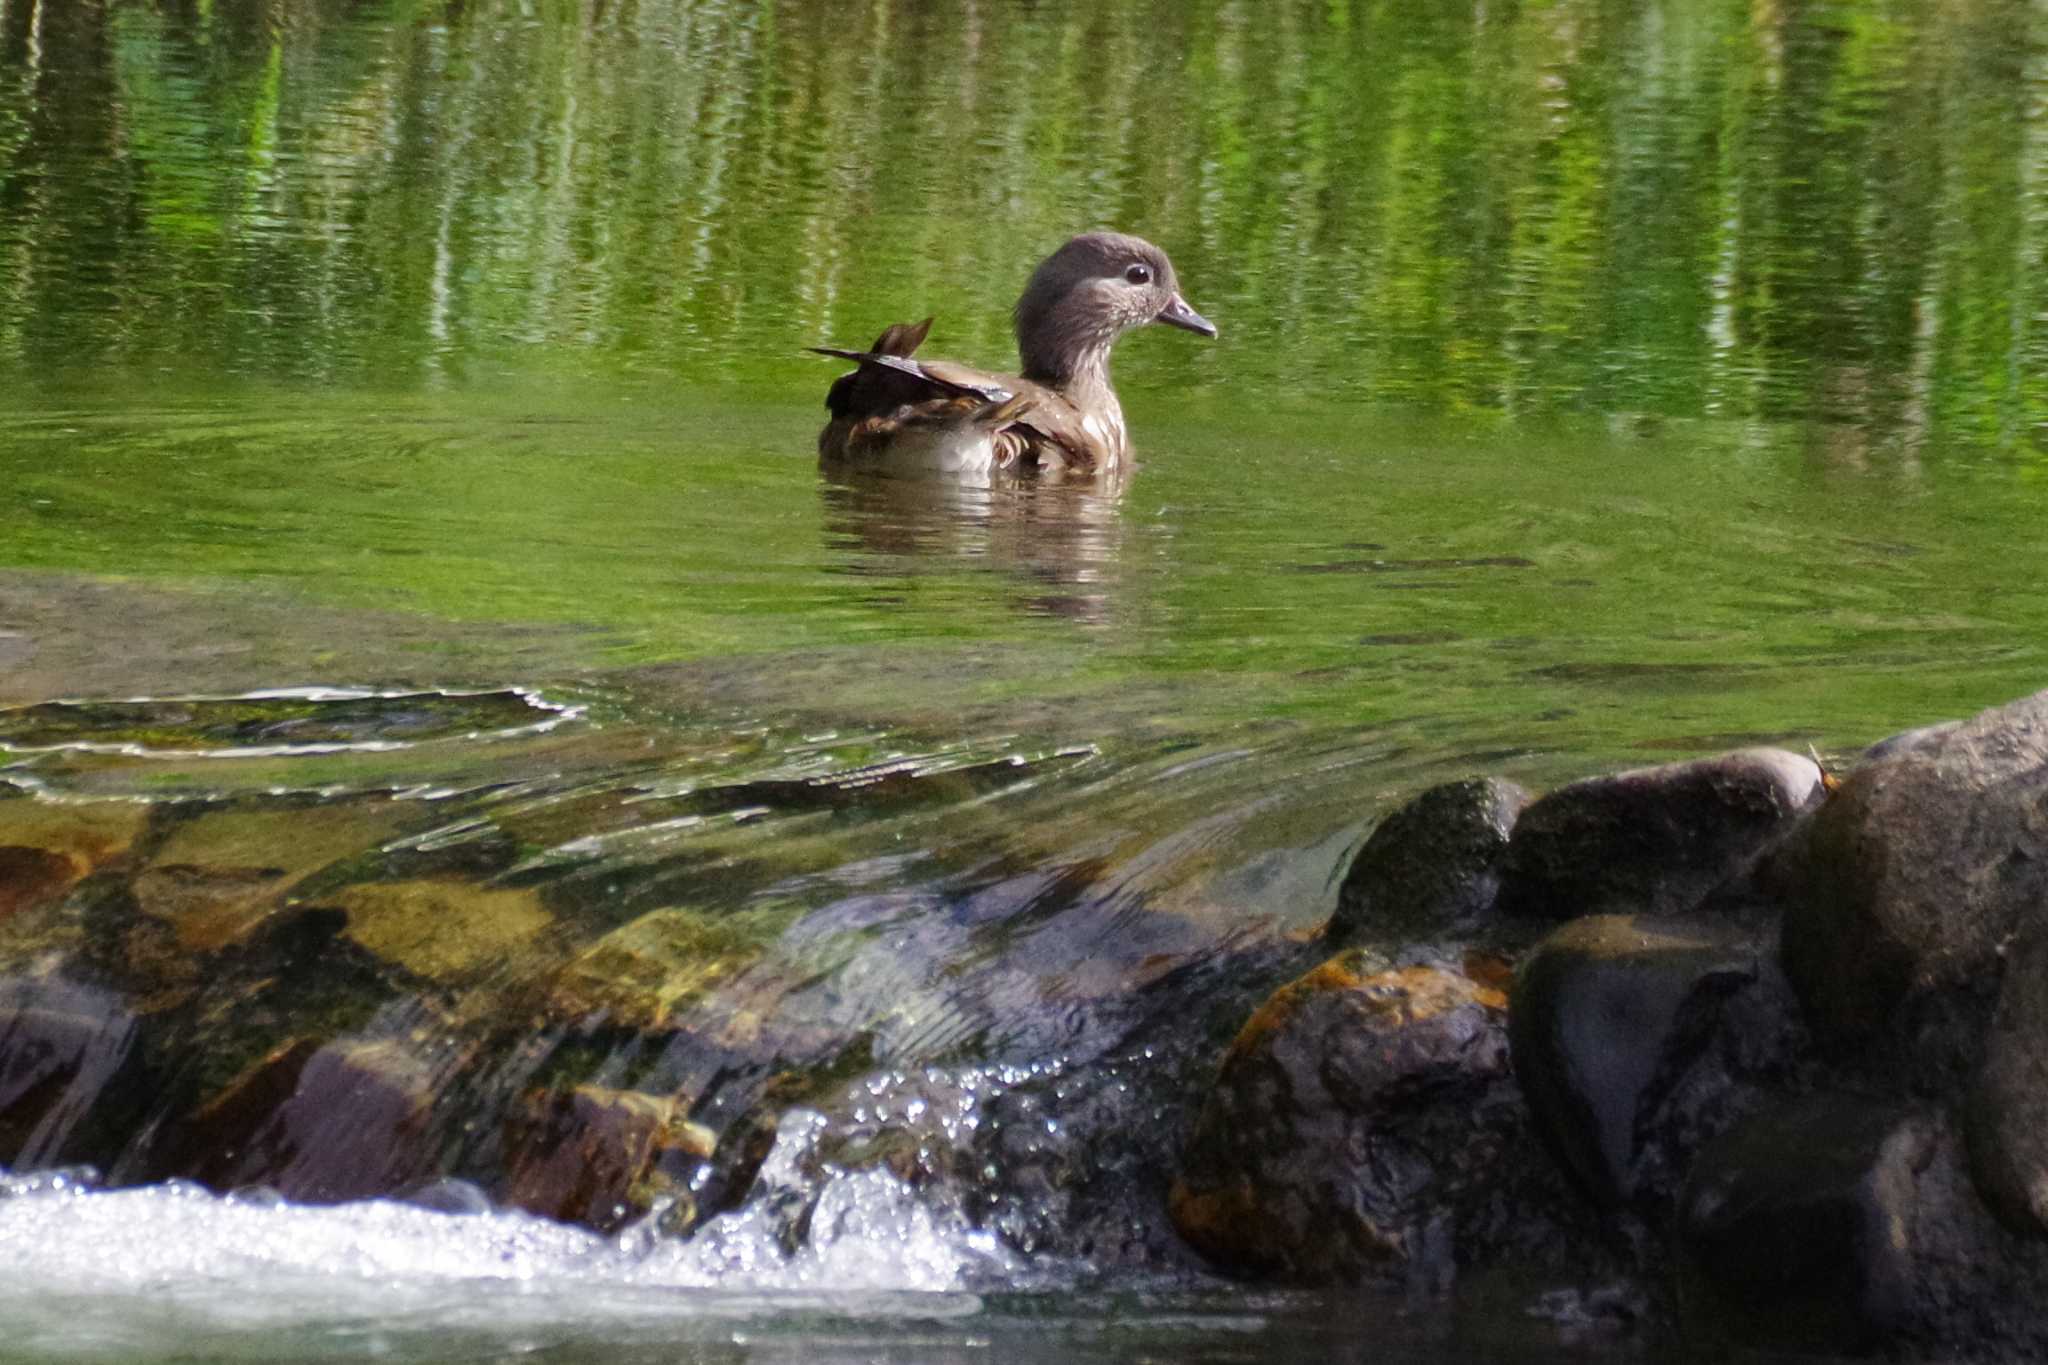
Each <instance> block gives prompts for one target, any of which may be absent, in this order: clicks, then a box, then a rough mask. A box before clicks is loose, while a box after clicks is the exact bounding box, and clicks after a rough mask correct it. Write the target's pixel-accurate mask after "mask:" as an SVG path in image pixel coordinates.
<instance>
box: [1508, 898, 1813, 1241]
mask: <svg viewBox="0 0 2048 1365" xmlns="http://www.w3.org/2000/svg"><path fill="white" fill-rule="evenodd" d="M1514 1001H1515V1007H1514V1011H1513V1014H1512V1017H1511V1018H1510V1020H1509V1036H1510V1038H1511V1040H1512V1046H1513V1058H1514V1067H1515V1076H1516V1079H1517V1080H1518V1081H1520V1083H1521V1086H1522V1091H1523V1093H1524V1095H1525V1096H1526V1097H1527V1099H1528V1104H1529V1108H1530V1110H1531V1112H1532V1113H1533V1114H1534V1116H1535V1118H1536V1121H1537V1126H1538V1128H1539V1129H1540V1130H1541V1131H1542V1133H1543V1135H1544V1138H1545V1139H1546V1141H1547V1142H1548V1143H1549V1145H1550V1147H1551V1149H1552V1150H1553V1151H1554V1152H1555V1153H1556V1155H1557V1157H1558V1159H1559V1160H1560V1161H1561V1162H1562V1163H1563V1164H1564V1165H1565V1167H1566V1168H1567V1169H1569V1170H1570V1171H1571V1172H1572V1174H1573V1175H1574V1176H1575V1177H1576V1178H1577V1179H1578V1180H1579V1182H1580V1183H1581V1185H1582V1186H1583V1187H1584V1188H1585V1189H1586V1190H1587V1191H1588V1192H1589V1193H1591V1194H1592V1195H1593V1196H1594V1197H1595V1198H1596V1199H1598V1200H1600V1201H1601V1202H1602V1203H1605V1204H1616V1203H1620V1202H1623V1201H1627V1200H1630V1199H1632V1198H1635V1197H1637V1196H1638V1195H1644V1196H1664V1195H1668V1194H1670V1192H1671V1191H1672V1189H1673V1188H1675V1186H1676V1183H1677V1181H1678V1179H1679V1178H1681V1177H1682V1176H1683V1173H1684V1171H1685V1168H1686V1164H1687V1162H1688V1160H1689V1159H1690V1157H1691V1154H1692V1152H1693V1151H1694V1150H1695V1149H1696V1148H1697V1147H1698V1146H1699V1144H1700V1143H1701V1142H1702V1141H1704V1140H1705V1139H1707V1138H1708V1137H1711V1136H1712V1135H1713V1134H1714V1133H1715V1132H1716V1131H1718V1130H1719V1128H1720V1127H1722V1126H1724V1125H1725V1124H1726V1123H1727V1122H1728V1120H1729V1119H1730V1118H1731V1117H1732V1113H1731V1111H1733V1110H1735V1109H1737V1108H1738V1107H1739V1106H1740V1105H1741V1103H1742V1101H1743V1090H1744V1088H1745V1087H1746V1086H1748V1085H1750V1084H1751V1083H1752V1082H1753V1081H1754V1080H1755V1079H1756V1078H1758V1077H1759V1076H1763V1075H1767V1074H1769V1073H1771V1072H1772V1071H1774V1070H1776V1069H1779V1068H1781V1067H1783V1066H1784V1065H1786V1064H1787V1062H1788V1059H1789V1052H1790V1049H1791V1046H1792V1045H1793V1043H1794V1041H1795V1040H1796V1037H1797V1032H1798V1030H1797V1023H1796V1018H1795V1008H1794V1006H1793V1003H1792V1001H1791V998H1790V995H1789V993H1788V992H1787V991H1786V990H1785V988H1784V986H1783V984H1782V982H1780V981H1778V980H1777V979H1776V972H1775V969H1774V967H1773V966H1772V964H1771V963H1770V961H1769V954H1768V952H1767V950H1766V949H1765V948H1763V947H1762V946H1760V945H1759V943H1758V942H1757V940H1756V939H1755V938H1754V937H1753V936H1751V935H1749V934H1747V933H1745V932H1744V931H1743V930H1741V929H1740V928H1738V927H1736V926H1734V925H1732V924H1730V923H1728V922H1726V921H1725V920H1720V919H1713V918H1706V917H1695V918H1693V919H1691V920H1683V921H1681V920H1653V919H1649V918H1644V917H1638V916H1633V915H1594V916H1588V917H1586V918H1584V919H1577V920H1573V921H1572V922H1571V923H1569V924H1567V925H1565V926H1564V927H1562V928H1560V929H1558V930H1556V931H1555V932H1553V933H1552V934H1551V935H1550V936H1549V937H1548V938H1546V939H1544V940H1543V942H1542V943H1541V944H1539V945H1538V946H1537V948H1536V950H1535V952H1534V953H1533V954H1532V955H1531V956H1530V957H1529V959H1528V960H1527V961H1526V962H1525V963H1524V964H1523V965H1522V968H1521V971H1520V973H1519V974H1518V976H1517V978H1516V983H1515V990H1514Z"/></svg>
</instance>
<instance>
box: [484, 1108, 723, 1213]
mask: <svg viewBox="0 0 2048 1365" xmlns="http://www.w3.org/2000/svg"><path fill="white" fill-rule="evenodd" d="M716 1142H717V1140H716V1138H715V1136H714V1135H713V1134H712V1133H711V1131H710V1130H709V1129H707V1128H705V1127H703V1126H702V1125H701V1124H696V1123H692V1122H690V1121H689V1116H688V1110H687V1107H686V1106H685V1105H684V1104H683V1103H682V1102H681V1101H680V1100H678V1099H677V1098H675V1097H673V1096H662V1095H650V1094H646V1093H643V1092H640V1091H632V1090H610V1089H606V1088H604V1087H601V1086H591V1085H580V1086H576V1087H575V1088H573V1089H570V1090H553V1091H538V1092H534V1093H532V1094H529V1095H528V1096H527V1097H526V1099H525V1102H524V1103H523V1104H522V1105H521V1106H520V1107H519V1108H518V1109H517V1110H515V1111H514V1112H513V1114H512V1115H511V1116H510V1117H509V1118H508V1119H507V1121H506V1132H505V1152H506V1156H505V1180H504V1193H503V1196H502V1197H503V1200H504V1202H506V1203H508V1204H513V1205H516V1206H517V1207H519V1208H523V1209H525V1210H527V1211H528V1212H530V1213H537V1214H540V1215H542V1216H543V1217H548V1218H559V1219H563V1220H566V1221H569V1222H577V1223H584V1224H587V1225H589V1226H590V1227H593V1228H596V1229H597V1230H598V1231H600V1232H607V1233H609V1232H615V1231H617V1230H618V1229H619V1228H620V1227H622V1226H624V1225H625V1224H626V1223H628V1222H631V1221H633V1220H634V1219H636V1218H639V1217H641V1216H642V1215H644V1214H646V1213H647V1212H648V1211H649V1210H650V1209H651V1208H653V1207H654V1205H655V1203H656V1202H657V1201H658V1200H665V1201H669V1203H670V1205H671V1209H670V1221H671V1223H673V1224H676V1225H678V1226H677V1230H682V1229H686V1228H687V1227H688V1226H689V1225H690V1224H691V1223H693V1222H694V1221H695V1216H696V1210H695V1207H694V1205H693V1204H692V1202H691V1198H690V1187H691V1183H692V1180H693V1178H694V1177H696V1176H697V1174H698V1173H699V1169H700V1168H701V1167H702V1166H703V1165H704V1164H705V1163H706V1162H708V1161H709V1160H710V1159H711V1155H712V1151H713V1149H714V1147H715V1146H716Z"/></svg>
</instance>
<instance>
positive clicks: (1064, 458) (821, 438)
mask: <svg viewBox="0 0 2048 1365" xmlns="http://www.w3.org/2000/svg"><path fill="white" fill-rule="evenodd" d="M1151 322H1164V323H1167V324H1168V325H1170V326H1174V327H1183V328H1186V329H1187V330H1188V331H1190V332H1196V333H1199V334H1201V335H1203V336H1210V337H1213V336H1215V335H1216V329H1215V328H1214V327H1213V326H1211V325H1210V323H1209V321H1208V319H1206V318H1204V317H1203V316H1202V315H1201V314H1200V313H1197V312H1196V311H1195V310H1194V309H1192V308H1190V307H1188V304H1187V300H1185V299H1183V298H1182V297H1181V296H1180V289H1179V286H1178V283H1177V282H1176V281H1175V279H1174V274H1173V263H1172V262H1171V261H1169V260H1167V259H1166V253H1165V252H1163V251H1161V250H1160V249H1159V248H1158V247H1156V246H1153V245H1152V244H1151V243H1150V242H1147V241H1145V240H1144V239H1142V238H1139V237H1130V236H1126V235H1124V234H1122V233H1117V232H1090V233H1085V234H1083V235H1081V236H1079V237H1076V238H1074V239H1073V240H1071V241H1069V242H1068V243H1067V244H1066V245H1065V246H1063V247H1061V248H1060V249H1059V250H1058V251H1055V252H1054V253H1053V254H1052V255H1050V256H1048V257H1046V258H1045V260H1044V261H1043V262H1041V263H1040V264H1039V267H1038V269H1037V270H1035V271H1033V272H1032V275H1031V280H1030V282H1029V283H1028V284H1026V285H1025V287H1024V296H1023V297H1022V298H1021V299H1019V300H1018V301H1017V350H1018V352H1019V354H1020V355H1021V356H1022V358H1023V362H1024V369H1023V373H1022V374H1018V375H1006V374H991V373H989V372H987V371H985V370H977V369H973V368H971V367H969V366H966V365H959V364H955V363H954V362H952V361H949V360H918V359H915V358H914V357H915V355H916V353H917V348H918V347H919V346H921V345H923V344H924V339H925V334H926V333H927V332H929V331H930V330H931V325H932V320H931V319H930V318H926V319H925V320H924V321H923V322H919V323H907V322H899V323H897V324H896V325H895V326H893V327H890V328H889V329H888V330H887V331H885V332H883V333H882V335H881V336H879V337H877V338H876V339H875V344H874V345H873V346H872V347H870V348H869V349H868V350H865V351H842V350H838V349H836V348H834V347H830V346H814V347H812V348H811V349H812V350H815V351H817V352H819V353H820V354H822V355H832V356H839V357H841V358H843V359H846V360H851V361H854V362H855V363H856V364H857V365H858V366H859V368H858V369H856V370H854V371H853V372H852V373H850V374H845V375H842V376H840V377H839V379H838V380H837V381H836V382H835V383H834V384H833V385H832V389H831V392H830V393H828V394H827V395H826V398H825V407H826V410H827V411H829V412H830V413H831V414H832V417H831V420H830V421H828V422H827V423H826V424H825V429H824V430H823V431H821V432H819V433H818V456H819V459H820V460H822V461H823V462H824V463H826V464H840V463H847V464H854V465H860V466H872V467H877V468H888V469H891V470H905V471H929V472H943V473H963V474H975V473H985V472H986V471H988V470H990V469H992V468H1001V469H1046V470H1050V469H1078V470H1083V471H1088V472H1098V473H1106V472H1108V471H1110V470H1113V469H1115V468H1116V467H1117V465H1118V464H1119V463H1121V462H1122V461H1123V460H1124V459H1125V458H1126V457H1127V456H1128V455H1129V453H1130V438H1129V435H1128V434H1127V433H1126V432H1125V430H1124V414H1123V408H1122V407H1121V406H1120V405H1119V404H1118V403H1117V399H1116V390H1115V389H1114V388H1112V387H1111V386H1110V382H1109V352H1110V348H1111V347H1112V346H1114V345H1115V344H1116V339H1117V338H1118V337H1119V336H1122V335H1123V334H1124V333H1125V332H1127V331H1129V330H1130V329H1131V328H1133V327H1141V326H1144V325H1145V324H1146V323H1151Z"/></svg>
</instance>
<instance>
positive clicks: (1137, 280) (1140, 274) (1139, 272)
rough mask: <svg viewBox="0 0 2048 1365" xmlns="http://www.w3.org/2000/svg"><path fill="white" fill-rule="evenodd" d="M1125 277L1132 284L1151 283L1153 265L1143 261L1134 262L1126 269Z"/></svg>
mask: <svg viewBox="0 0 2048 1365" xmlns="http://www.w3.org/2000/svg"><path fill="white" fill-rule="evenodd" d="M1124 278H1125V279H1127V280H1129V281H1130V282H1131V283H1132V284H1150V283H1152V267H1151V266H1149V265H1145V264H1142V263H1134V264H1133V265H1132V266H1131V268H1130V269H1128V270H1126V271H1124Z"/></svg>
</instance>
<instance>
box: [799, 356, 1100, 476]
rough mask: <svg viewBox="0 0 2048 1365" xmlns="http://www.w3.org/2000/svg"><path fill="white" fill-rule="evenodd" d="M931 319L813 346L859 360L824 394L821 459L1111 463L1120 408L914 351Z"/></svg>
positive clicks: (978, 464)
mask: <svg viewBox="0 0 2048 1365" xmlns="http://www.w3.org/2000/svg"><path fill="white" fill-rule="evenodd" d="M931 324H932V320H931V319H930V318H926V319H925V320H924V321H923V322H919V323H902V322H899V323H897V324H895V325H894V326H892V327H890V328H888V329H887V330H885V331H884V332H883V333H882V335H881V336H879V337H877V338H876V339H875V344H874V346H873V347H872V348H871V349H869V350H866V351H842V350H838V349H835V348H833V347H829V346H816V347H812V349H813V350H815V351H818V352H819V353H821V354H824V355H833V356H839V357H842V358H843V359H847V360H851V361H854V362H855V364H856V365H857V366H858V368H856V369H855V370H853V371H852V372H851V373H849V374H845V375H841V376H840V377H839V379H838V380H836V381H835V382H834V383H833V385H832V388H831V390H830V391H829V392H828V393H827V394H826V396H825V408H826V410H827V411H828V412H829V413H830V414H831V419H830V420H829V421H827V422H826V424H825V427H824V429H823V430H822V431H820V432H819V433H818V456H819V459H820V460H821V461H822V462H824V463H826V464H840V463H849V464H859V465H865V466H878V467H880V466H886V467H888V468H891V469H901V470H904V471H906V472H912V471H936V472H944V473H977V472H982V471H986V470H989V469H994V468H1002V469H1029V468H1048V469H1052V468H1058V469H1065V468H1074V467H1080V468H1085V469H1090V470H1094V469H1104V468H1108V467H1110V466H1112V465H1114V464H1115V463H1116V462H1117V460H1118V458H1119V457H1120V456H1121V454H1122V452H1123V447H1124V436H1123V420H1122V413H1121V412H1119V411H1114V410H1112V411H1110V412H1109V413H1108V414H1107V415H1106V416H1097V415H1093V414H1084V413H1082V412H1081V411H1079V410H1078V409H1077V408H1076V407H1075V406H1074V404H1073V403H1072V402H1070V401H1069V400H1068V399H1067V397H1066V396H1065V395H1064V394H1061V393H1060V392H1058V391H1057V390H1055V389H1052V388H1049V387H1047V386H1045V385H1042V384H1036V383H1033V382H1032V381H1030V380H1028V379H1020V378H1018V377H1016V376H1014V375H1001V374H991V373H989V372H988V371H985V370H977V369H974V368H973V367H971V366H967V365H961V364H957V363H955V362H953V361H948V360H916V359H913V358H912V357H913V356H914V355H915V353H916V351H917V348H918V347H919V346H920V345H921V344H923V342H924V339H925V336H926V334H927V333H928V332H929V331H930V330H931ZM1113 405H1114V400H1113V398H1112V408H1113Z"/></svg>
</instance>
